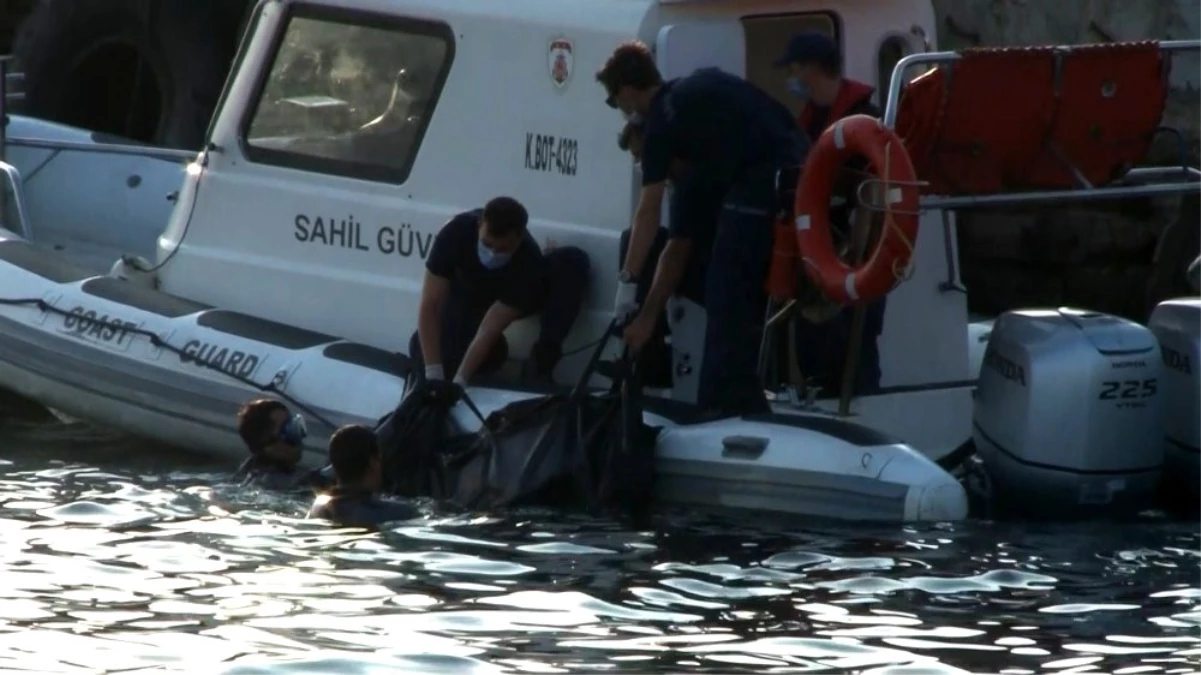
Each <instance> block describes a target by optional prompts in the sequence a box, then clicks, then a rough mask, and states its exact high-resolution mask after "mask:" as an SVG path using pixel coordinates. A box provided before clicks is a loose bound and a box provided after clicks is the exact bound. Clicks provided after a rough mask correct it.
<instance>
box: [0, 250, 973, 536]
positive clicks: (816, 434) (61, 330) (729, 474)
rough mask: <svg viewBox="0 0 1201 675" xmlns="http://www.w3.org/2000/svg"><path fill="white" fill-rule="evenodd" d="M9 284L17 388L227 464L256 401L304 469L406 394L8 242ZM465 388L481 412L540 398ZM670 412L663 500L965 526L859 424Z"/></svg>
mask: <svg viewBox="0 0 1201 675" xmlns="http://www.w3.org/2000/svg"><path fill="white" fill-rule="evenodd" d="M0 280H3V288H4V289H5V291H4V293H3V295H2V297H0V382H2V383H3V386H4V387H5V388H7V389H10V390H12V391H15V392H16V393H19V394H22V395H24V396H27V397H29V398H32V399H34V400H37V401H39V402H41V403H43V404H45V405H48V406H51V407H54V408H56V409H59V410H62V411H63V412H65V413H67V414H69V415H71V416H74V417H79V418H81V419H85V420H90V421H93V422H97V423H100V424H104V425H107V426H111V427H117V428H120V429H123V430H126V431H129V432H132V433H135V434H138V435H142V436H146V437H149V438H153V439H156V440H160V441H163V442H164V443H170V444H172V445H176V446H180V447H184V448H191V449H194V450H197V451H200V452H204V453H208V454H217V455H220V456H223V457H226V458H229V459H230V460H231V462H232V461H239V460H240V459H242V458H243V457H244V456H245V449H244V447H243V445H242V442H241V440H240V439H239V438H238V436H237V434H236V433H235V430H234V414H235V412H236V411H237V409H238V407H239V406H240V405H242V404H243V403H245V402H246V401H247V400H249V399H251V398H253V397H255V396H267V395H275V396H278V397H280V398H282V399H284V400H285V401H287V402H289V404H290V405H291V406H292V407H294V408H296V409H298V410H299V411H300V412H303V413H305V414H306V416H308V417H309V418H310V420H313V421H311V423H310V429H311V431H312V432H313V433H312V435H311V436H310V438H309V439H308V440H307V441H306V442H307V443H308V445H306V448H305V451H306V453H305V461H306V463H308V464H311V465H317V464H321V463H324V461H325V452H324V445H325V443H326V441H327V439H328V435H329V433H330V432H331V431H332V428H331V427H337V426H340V425H342V424H350V423H361V424H370V425H374V424H375V423H376V422H377V421H378V419H379V418H380V417H382V416H383V415H385V414H386V413H387V412H389V411H390V410H391V409H392V408H393V407H394V406H395V405H396V403H397V402H398V401H399V399H400V397H401V395H402V392H403V387H404V382H403V376H404V369H405V365H406V359H404V357H402V356H398V355H395V354H391V353H389V352H386V351H384V350H380V349H376V348H374V347H370V346H367V345H362V344H356V343H351V342H347V341H345V340H341V339H339V338H337V337H334V336H329V335H322V334H319V333H315V332H313V331H308V330H304V329H300V328H296V327H293V326H287V325H284V324H278V323H274V322H270V321H266V320H263V319H258V318H255V317H252V316H249V315H245V314H240V313H237V312H232V311H227V310H221V309H214V308H209V307H206V306H204V305H200V304H198V303H193V302H190V301H187V300H183V299H180V298H176V297H173V296H169V295H166V294H164V293H160V292H157V291H153V290H150V289H147V288H144V287H141V286H137V285H134V284H132V283H129V282H125V281H121V280H119V279H114V278H111V277H96V276H92V275H91V274H90V273H88V272H87V271H86V270H85V269H83V268H79V267H76V266H74V265H72V264H70V263H67V262H64V261H61V260H58V259H56V258H55V257H54V256H53V254H52V253H48V252H45V251H42V250H38V249H34V248H32V247H31V246H30V245H29V244H26V243H25V242H23V241H18V240H7V241H4V240H0ZM469 393H470V395H471V397H472V399H473V400H474V401H475V403H476V404H477V405H478V406H479V408H480V409H481V410H482V411H483V412H484V414H487V413H488V412H490V411H492V410H495V409H497V408H499V407H501V406H503V405H506V404H507V403H510V402H512V401H515V400H519V399H521V398H528V397H529V396H531V395H533V394H534V392H529V391H527V392H521V391H514V390H509V389H504V390H502V389H490V388H483V387H476V388H472V389H471V390H470V392H469ZM673 407H678V406H673V405H672V403H671V402H667V401H657V400H654V399H653V398H652V399H651V400H649V401H648V403H647V413H646V419H647V422H648V423H650V424H653V425H655V426H659V427H661V428H662V431H661V435H660V438H659V442H658V448H657V460H656V492H657V496H658V497H659V499H661V500H662V501H665V502H671V503H679V504H689V505H696V506H705V507H719V508H741V509H755V510H761V511H774V512H780V513H786V514H797V515H806V516H822V517H831V518H839V519H847V520H866V521H883V522H913V521H943V520H958V519H961V518H964V517H966V515H967V499H966V494H965V492H964V490H963V488H962V486H960V484H959V483H958V482H956V481H955V479H954V478H952V477H951V476H950V475H949V474H947V473H946V472H945V471H943V470H942V469H941V468H939V467H938V465H937V464H935V463H934V462H933V461H931V460H930V459H928V458H927V457H925V456H924V455H922V454H921V453H920V452H917V451H916V450H914V449H913V448H910V447H908V446H907V445H905V444H903V443H901V442H899V441H895V440H893V439H891V438H888V437H886V436H884V435H883V434H880V433H878V432H875V431H873V430H871V429H868V428H866V427H863V426H860V425H857V424H854V423H852V422H849V421H847V420H844V419H839V418H836V417H834V416H830V415H823V414H820V413H813V414H792V415H782V414H770V415H766V416H759V417H746V418H734V419H725V420H718V421H711V422H705V423H699V424H685V423H683V422H681V421H680V416H679V415H676V414H674V413H673V411H672V408H673ZM455 416H456V418H457V419H458V420H459V421H460V423H461V424H462V426H463V427H464V428H465V429H471V428H472V427H473V426H475V425H478V421H477V420H476V419H475V418H474V416H473V415H472V414H471V413H470V412H469V411H467V410H466V409H465V407H464V406H459V408H458V409H456V410H455ZM321 420H324V421H327V422H328V423H329V424H328V425H326V424H321V423H318V422H320V421H321ZM746 439H750V441H751V442H750V443H749V444H748V443H746V442H744V441H746Z"/></svg>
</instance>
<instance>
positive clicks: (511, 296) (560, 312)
mask: <svg viewBox="0 0 1201 675" xmlns="http://www.w3.org/2000/svg"><path fill="white" fill-rule="evenodd" d="M481 213H482V209H477V210H475V211H467V212H465V213H460V214H459V215H457V216H455V217H454V218H452V219H451V220H450V221H449V222H448V223H446V225H444V226H443V227H442V230H441V231H439V232H438V236H437V237H435V238H434V244H433V246H432V247H431V249H430V254H429V258H428V259H427V260H426V263H425V267H426V269H427V270H429V272H430V273H431V274H434V275H437V276H439V277H442V278H444V279H449V280H450V297H449V298H447V301H446V305H445V306H444V307H443V308H442V335H441V342H442V367H443V370H444V372H445V374H446V377H447V379H449V378H451V377H453V376H454V375H455V373H456V372H457V371H458V369H459V364H460V362H461V361H462V359H463V356H464V355H466V353H467V348H468V347H469V346H470V345H471V341H472V340H474V339H475V334H476V331H477V330H479V327H480V323H481V322H482V321H483V319H484V314H486V313H487V312H488V308H490V307H491V306H492V304H493V303H495V302H501V303H503V304H505V305H507V306H509V307H512V308H513V309H516V310H518V311H520V312H521V313H522V314H523V315H531V314H538V315H539V319H540V320H541V333H540V334H539V337H538V342H537V343H536V344H535V345H534V347H533V352H532V356H533V358H534V360H535V362H536V364H537V366H538V367H539V368H540V369H542V370H544V371H548V370H550V369H553V368H554V364H555V363H556V362H557V361H558V360H559V355H560V353H561V351H562V346H563V340H564V339H566V337H567V334H568V333H569V332H570V331H571V326H572V324H574V323H575V320H576V317H577V316H578V315H579V312H580V307H581V305H582V303H583V301H584V294H585V292H586V290H587V285H588V275H589V270H590V267H591V264H590V261H589V259H588V255H587V254H586V253H584V251H583V250H582V249H579V248H577V247H575V246H561V247H558V248H555V249H553V250H551V251H548V252H546V253H543V252H542V250H541V249H540V248H539V247H538V243H537V242H535V241H534V238H533V237H532V236H531V235H529V234H528V233H527V234H526V236H525V239H524V241H522V243H521V245H520V246H518V248H517V250H516V251H514V252H513V257H512V258H511V259H510V260H509V262H508V263H507V264H505V265H504V266H503V267H500V268H498V269H487V268H485V267H484V266H483V264H481V263H480V260H479V253H478V250H477V244H478V242H479V219H480V215H481ZM409 356H410V357H411V358H412V359H413V360H414V362H415V364H414V365H415V367H416V372H418V373H420V372H422V370H423V368H424V359H423V358H422V353H421V341H420V339H418V334H417V333H416V332H414V333H413V336H412V337H411V338H410V339H409ZM506 358H508V345H507V344H506V343H505V341H504V340H503V339H501V340H499V341H497V344H496V345H495V346H494V347H493V349H492V351H491V352H490V353H489V354H488V356H487V358H486V359H485V361H484V363H483V364H482V365H481V366H480V368H479V370H478V371H477V373H476V374H477V375H486V374H488V373H491V372H494V371H496V370H497V369H498V368H500V367H501V366H502V365H504V362H505V359H506ZM547 374H549V373H547Z"/></svg>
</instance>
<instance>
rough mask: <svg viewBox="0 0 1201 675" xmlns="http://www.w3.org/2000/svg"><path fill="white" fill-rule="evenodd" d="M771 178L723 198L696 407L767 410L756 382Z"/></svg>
mask: <svg viewBox="0 0 1201 675" xmlns="http://www.w3.org/2000/svg"><path fill="white" fill-rule="evenodd" d="M777 206H778V205H777V198H776V189H775V184H774V177H772V178H768V179H761V180H748V181H745V182H743V183H739V184H735V186H734V187H732V188H731V189H730V191H729V192H728V193H727V195H726V200H725V202H724V203H723V204H722V210H721V214H720V215H719V216H718V220H717V231H716V233H715V235H714V238H713V250H712V255H711V256H710V257H709V268H708V270H707V273H706V275H705V310H706V316H707V321H706V325H705V360H704V362H703V363H702V364H701V372H700V382H699V383H698V384H699V391H698V392H697V399H698V400H697V403H699V404H700V405H701V406H702V407H704V408H707V409H711V410H716V411H720V412H722V413H725V414H730V415H741V414H749V413H756V412H766V411H768V410H770V407H769V406H768V403H767V398H766V396H764V393H763V382H762V381H761V380H760V379H759V373H758V366H759V345H760V342H761V340H762V337H763V319H764V312H765V311H766V310H767V294H766V292H765V291H764V289H763V286H764V282H765V281H766V279H767V271H768V267H769V266H770V264H771V254H772V243H773V242H772V236H773V232H772V224H773V223H774V221H775V214H776V211H777Z"/></svg>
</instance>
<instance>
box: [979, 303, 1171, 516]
mask: <svg viewBox="0 0 1201 675" xmlns="http://www.w3.org/2000/svg"><path fill="white" fill-rule="evenodd" d="M1161 388H1162V368H1161V364H1160V358H1159V346H1158V344H1157V343H1156V341H1155V336H1154V335H1152V333H1151V331H1150V330H1148V329H1147V328H1145V327H1143V326H1140V325H1139V324H1136V323H1133V322H1131V321H1127V320H1125V319H1119V318H1117V317H1113V316H1109V315H1106V314H1099V313H1094V312H1084V311H1080V310H1074V309H1059V310H1022V311H1013V312H1006V313H1005V314H1003V315H1001V317H1000V318H999V319H997V322H996V324H995V325H994V326H993V330H992V335H991V336H990V338H989V341H988V347H987V348H986V350H985V353H984V362H983V365H982V367H981V370H980V380H979V384H978V387H977V390H976V402H975V414H974V420H973V425H972V426H973V438H974V441H975V444H976V448H977V450H978V452H979V455H980V459H981V460H982V461H983V466H984V471H985V473H986V475H987V478H988V480H987V483H989V484H990V489H989V491H990V492H991V495H990V497H991V499H992V501H993V503H994V505H995V506H996V507H998V508H999V509H1000V511H1001V512H1002V513H1005V514H1014V515H1020V516H1024V517H1034V518H1046V517H1050V518H1075V517H1083V516H1088V515H1100V514H1104V513H1115V512H1116V513H1122V512H1126V513H1129V512H1134V511H1138V510H1141V509H1143V508H1145V507H1147V506H1149V505H1150V504H1151V502H1152V499H1153V497H1154V494H1155V490H1156V487H1157V484H1158V482H1159V479H1160V474H1161V472H1162V467H1163V458H1164V452H1163V429H1164V426H1163V415H1162V403H1161V400H1162V393H1161V391H1160V390H1161Z"/></svg>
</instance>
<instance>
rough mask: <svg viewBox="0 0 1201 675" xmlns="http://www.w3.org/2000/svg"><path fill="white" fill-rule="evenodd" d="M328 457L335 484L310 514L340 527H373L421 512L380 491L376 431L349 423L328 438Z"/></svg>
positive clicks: (379, 466) (412, 516)
mask: <svg viewBox="0 0 1201 675" xmlns="http://www.w3.org/2000/svg"><path fill="white" fill-rule="evenodd" d="M329 461H330V464H332V465H333V468H334V475H335V477H336V478H337V484H336V485H334V487H333V488H331V489H330V490H329V492H328V493H327V494H324V495H321V496H319V497H317V499H316V501H314V502H313V507H312V508H311V509H309V518H324V519H326V520H330V521H333V522H334V523H337V524H338V525H341V526H343V527H376V526H378V525H380V524H382V523H386V522H391V521H396V520H408V519H410V518H416V517H417V516H419V515H421V514H420V512H419V511H418V510H417V509H416V508H415V507H413V506H412V505H411V504H408V503H407V502H403V501H400V500H398V499H393V498H389V497H382V496H380V494H379V490H380V485H382V484H383V458H382V457H381V456H380V450H379V443H378V442H377V440H376V437H375V432H374V431H372V430H371V429H370V428H368V427H365V426H361V425H348V426H344V427H342V428H341V429H338V430H337V431H335V432H334V435H333V436H330V439H329Z"/></svg>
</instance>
